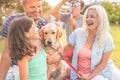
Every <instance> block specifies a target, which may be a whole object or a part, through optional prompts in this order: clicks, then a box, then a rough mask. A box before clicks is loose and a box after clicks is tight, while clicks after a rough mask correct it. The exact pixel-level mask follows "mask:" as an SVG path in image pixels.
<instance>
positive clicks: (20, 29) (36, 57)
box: [8, 16, 47, 80]
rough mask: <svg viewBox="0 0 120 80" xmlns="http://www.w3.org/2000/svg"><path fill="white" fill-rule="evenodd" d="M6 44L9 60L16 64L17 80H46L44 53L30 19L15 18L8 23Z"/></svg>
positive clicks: (35, 28)
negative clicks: (7, 45)
mask: <svg viewBox="0 0 120 80" xmlns="http://www.w3.org/2000/svg"><path fill="white" fill-rule="evenodd" d="M8 44H9V50H10V57H11V59H13V60H17V62H18V67H19V74H20V76H18V80H19V79H20V80H47V62H46V52H45V51H44V49H43V48H42V45H41V43H40V40H39V34H38V29H37V27H36V26H35V23H34V21H33V20H32V19H31V18H28V17H27V16H24V17H20V18H15V19H14V20H13V21H12V22H11V23H10V27H9V31H8Z"/></svg>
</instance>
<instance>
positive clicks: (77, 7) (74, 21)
mask: <svg viewBox="0 0 120 80" xmlns="http://www.w3.org/2000/svg"><path fill="white" fill-rule="evenodd" d="M67 1H68V0H62V1H61V2H60V3H59V4H58V5H57V6H56V7H55V8H54V9H53V11H52V15H53V16H55V17H56V18H57V19H60V20H61V21H63V22H64V23H65V27H66V37H67V41H68V37H69V35H70V32H71V31H70V26H72V28H73V30H74V29H75V28H78V27H81V26H82V19H83V16H82V14H81V12H82V11H83V9H84V2H83V1H82V0H71V1H73V2H72V11H71V13H68V14H66V13H60V12H59V10H60V8H61V7H62V5H63V4H65V2H67Z"/></svg>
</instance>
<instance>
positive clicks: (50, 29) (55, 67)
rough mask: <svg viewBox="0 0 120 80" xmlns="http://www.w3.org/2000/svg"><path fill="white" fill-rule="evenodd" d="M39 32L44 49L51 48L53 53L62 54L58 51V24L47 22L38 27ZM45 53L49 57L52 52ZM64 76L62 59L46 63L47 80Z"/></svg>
mask: <svg viewBox="0 0 120 80" xmlns="http://www.w3.org/2000/svg"><path fill="white" fill-rule="evenodd" d="M39 33H40V37H41V38H42V42H43V44H44V49H45V51H46V52H47V51H48V50H53V51H54V52H56V53H55V54H57V55H60V56H62V55H61V54H60V53H59V52H60V51H59V48H60V47H61V46H60V43H59V38H60V37H61V36H62V30H61V29H60V26H59V25H58V24H56V23H48V24H47V25H45V26H43V27H42V29H40V31H39ZM47 55H48V57H49V56H51V55H52V53H51V54H47ZM65 77H66V70H65V65H64V64H63V62H62V61H58V62H56V63H52V64H48V80H64V79H65Z"/></svg>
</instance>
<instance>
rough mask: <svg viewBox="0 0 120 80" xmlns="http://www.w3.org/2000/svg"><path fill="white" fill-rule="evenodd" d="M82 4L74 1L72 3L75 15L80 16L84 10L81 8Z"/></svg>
mask: <svg viewBox="0 0 120 80" xmlns="http://www.w3.org/2000/svg"><path fill="white" fill-rule="evenodd" d="M80 5H81V4H80V2H77V3H74V4H73V5H72V15H73V16H78V15H80V13H81V12H82V9H81V6H80Z"/></svg>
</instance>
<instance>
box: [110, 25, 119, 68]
mask: <svg viewBox="0 0 120 80" xmlns="http://www.w3.org/2000/svg"><path fill="white" fill-rule="evenodd" d="M111 34H112V36H113V39H114V44H115V49H114V50H113V52H112V55H111V59H112V60H113V61H114V62H115V64H116V66H117V67H118V68H119V69H120V26H114V27H112V32H111Z"/></svg>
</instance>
